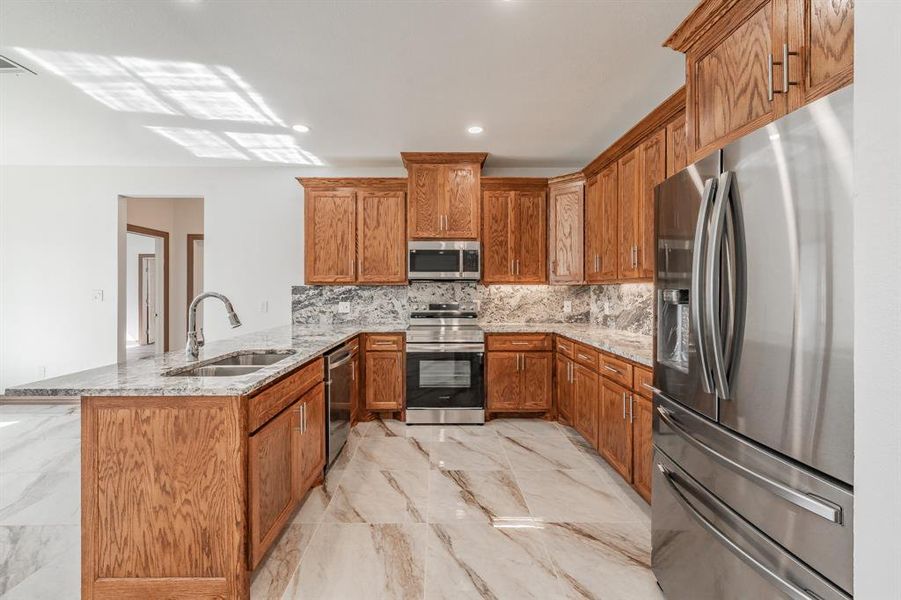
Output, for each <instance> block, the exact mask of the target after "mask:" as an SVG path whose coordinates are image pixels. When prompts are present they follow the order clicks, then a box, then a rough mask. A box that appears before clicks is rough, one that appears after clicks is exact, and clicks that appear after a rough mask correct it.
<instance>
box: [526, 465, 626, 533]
mask: <svg viewBox="0 0 901 600" xmlns="http://www.w3.org/2000/svg"><path fill="white" fill-rule="evenodd" d="M516 479H517V481H518V482H519V485H520V487H521V488H522V492H523V495H524V496H525V498H526V503H527V504H528V505H529V509H530V510H531V511H532V516H533V517H536V518H539V519H543V520H545V521H556V522H562V521H570V522H578V521H590V522H602V523H607V522H621V521H638V520H640V517H639V516H638V514H636V513H635V512H634V511H632V510H631V509H630V508H629V507H628V506H627V505H626V504H625V502H623V500H622V498H621V497H620V494H619V492H618V490H617V489H616V486H615V485H614V484H612V483H610V482H608V481H606V480H605V479H603V478H602V477H601V475H599V474H598V473H597V472H596V471H594V470H593V469H569V470H557V471H520V472H517V474H516Z"/></svg>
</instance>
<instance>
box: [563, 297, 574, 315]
mask: <svg viewBox="0 0 901 600" xmlns="http://www.w3.org/2000/svg"><path fill="white" fill-rule="evenodd" d="M572 311H573V302H572V300H564V301H563V312H565V313H571V312H572Z"/></svg>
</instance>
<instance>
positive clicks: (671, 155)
mask: <svg viewBox="0 0 901 600" xmlns="http://www.w3.org/2000/svg"><path fill="white" fill-rule="evenodd" d="M687 135H688V132H686V131H685V113H681V114H680V115H679V116H678V117H676V118H675V119H673V120H672V121H670V122H669V123H667V125H666V176H667V177H671V176H672V175H675V174H676V173H678V172H679V171H681V170H682V169H684V168H685V167H687V166H688V140H687V139H686V136H687Z"/></svg>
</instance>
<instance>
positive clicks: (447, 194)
mask: <svg viewBox="0 0 901 600" xmlns="http://www.w3.org/2000/svg"><path fill="white" fill-rule="evenodd" d="M487 156H488V155H487V154H484V153H464V152H441V153H437V152H436V153H429V152H401V157H402V158H403V161H404V166H405V167H407V172H408V174H409V177H408V180H409V183H408V207H407V229H408V235H409V238H410V239H413V240H417V239H456V240H475V239H478V238H479V229H480V216H481V215H480V204H481V184H480V179H481V173H482V163H483V162H485V158H486V157H487Z"/></svg>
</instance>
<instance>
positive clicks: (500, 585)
mask: <svg viewBox="0 0 901 600" xmlns="http://www.w3.org/2000/svg"><path fill="white" fill-rule="evenodd" d="M540 535H541V530H540V529H537V528H535V529H531V528H500V527H495V526H492V525H490V524H486V523H433V524H431V525H429V535H428V557H427V559H426V588H425V597H426V598H427V599H429V600H432V599H447V600H452V599H453V600H455V599H458V598H516V599H517V600H519V599H526V598H535V599H545V598H559V597H560V595H561V588H560V582H559V580H558V579H557V576H556V574H555V571H554V566H553V563H552V562H551V559H550V557H549V556H548V554H547V550H546V549H545V547H544V545H543V544H542V542H541V538H540Z"/></svg>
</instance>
